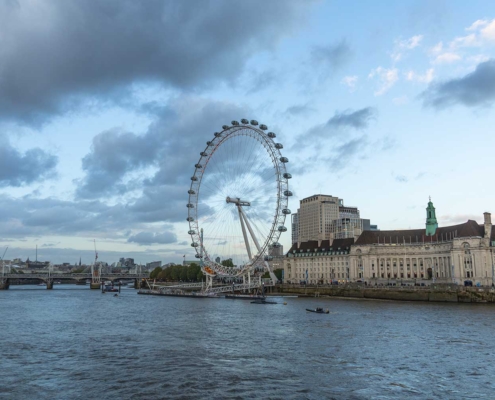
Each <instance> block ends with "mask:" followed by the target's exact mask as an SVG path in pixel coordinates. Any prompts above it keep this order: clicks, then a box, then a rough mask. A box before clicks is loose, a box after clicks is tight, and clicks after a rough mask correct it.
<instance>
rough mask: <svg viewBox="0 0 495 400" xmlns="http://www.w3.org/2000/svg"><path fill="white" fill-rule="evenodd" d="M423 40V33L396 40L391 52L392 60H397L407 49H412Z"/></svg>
mask: <svg viewBox="0 0 495 400" xmlns="http://www.w3.org/2000/svg"><path fill="white" fill-rule="evenodd" d="M421 40H423V35H415V36H412V37H410V38H409V39H406V40H396V41H395V48H394V51H393V52H392V54H391V55H390V56H391V57H392V60H394V61H399V60H400V59H401V58H402V56H403V55H404V53H405V52H406V51H407V50H412V49H414V48H415V47H418V46H419V44H420V43H421Z"/></svg>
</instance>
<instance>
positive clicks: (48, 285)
mask: <svg viewBox="0 0 495 400" xmlns="http://www.w3.org/2000/svg"><path fill="white" fill-rule="evenodd" d="M46 289H47V290H52V289H53V279H48V280H47V281H46Z"/></svg>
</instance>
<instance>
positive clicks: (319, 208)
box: [291, 194, 370, 243]
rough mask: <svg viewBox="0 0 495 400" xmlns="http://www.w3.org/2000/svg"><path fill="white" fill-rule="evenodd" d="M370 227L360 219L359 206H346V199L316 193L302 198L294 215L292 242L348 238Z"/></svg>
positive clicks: (368, 223) (368, 222)
mask: <svg viewBox="0 0 495 400" xmlns="http://www.w3.org/2000/svg"><path fill="white" fill-rule="evenodd" d="M365 222H367V228H369V227H370V226H369V225H370V221H369V220H363V219H361V216H360V213H359V209H358V208H357V207H349V206H345V205H344V200H343V199H340V198H338V197H335V196H331V195H323V194H315V195H313V196H310V197H306V198H305V199H302V200H301V201H300V205H299V209H298V210H297V213H294V214H292V220H291V226H292V243H303V242H307V241H312V240H317V241H322V240H333V239H346V238H352V237H354V236H356V235H359V234H360V233H361V232H362V231H363V229H364V223H365Z"/></svg>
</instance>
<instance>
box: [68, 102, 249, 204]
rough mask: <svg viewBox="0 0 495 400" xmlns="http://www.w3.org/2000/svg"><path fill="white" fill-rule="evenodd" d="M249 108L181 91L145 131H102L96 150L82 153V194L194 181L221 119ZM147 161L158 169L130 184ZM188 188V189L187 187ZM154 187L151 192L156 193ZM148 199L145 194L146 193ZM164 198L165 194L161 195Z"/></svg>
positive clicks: (244, 113)
mask: <svg viewBox="0 0 495 400" xmlns="http://www.w3.org/2000/svg"><path fill="white" fill-rule="evenodd" d="M250 114H251V113H250V110H249V109H247V108H246V109H243V108H240V107H238V106H235V105H233V104H230V103H223V102H208V101H205V100H202V99H195V98H191V97H181V98H178V99H176V100H175V101H172V102H171V104H169V105H168V106H167V107H164V108H163V109H162V110H161V113H160V115H159V116H157V118H156V120H155V121H154V122H153V123H151V124H150V126H149V127H148V130H147V131H146V132H145V133H144V134H143V135H140V136H139V135H135V134H132V133H128V132H119V131H115V130H114V131H108V132H102V133H100V134H99V135H97V136H96V137H95V138H94V140H93V146H92V149H91V152H90V153H89V154H88V155H86V156H85V157H84V159H83V169H84V170H85V173H86V174H85V176H84V178H83V179H82V180H81V181H80V182H79V186H78V189H77V196H78V197H79V198H98V197H100V196H102V195H112V194H117V193H125V192H126V191H127V190H129V189H132V188H138V187H139V185H141V184H142V185H144V186H163V185H168V186H166V187H167V188H169V189H171V190H172V191H173V190H175V189H174V188H172V187H171V186H170V185H173V184H183V183H184V182H189V178H190V176H191V175H192V173H193V172H194V164H195V163H196V162H197V160H198V159H199V153H200V152H201V151H202V150H203V149H204V148H205V147H206V142H207V141H208V140H211V138H212V137H213V133H214V132H215V131H219V130H221V125H222V124H224V123H226V124H230V121H232V120H233V119H241V118H244V117H245V116H247V118H249V117H250ZM146 166H154V167H156V168H157V171H156V173H154V175H153V176H152V177H149V178H148V179H146V180H143V181H142V182H140V181H138V182H132V183H131V185H133V186H132V187H130V186H129V184H125V178H126V175H127V174H128V173H129V172H132V171H135V170H138V169H140V168H143V167H146ZM184 193H185V191H184ZM152 195H153V194H152V190H149V192H148V197H149V196H152ZM144 200H145V199H144ZM161 202H162V204H163V199H161Z"/></svg>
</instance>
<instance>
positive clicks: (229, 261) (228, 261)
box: [221, 258, 234, 267]
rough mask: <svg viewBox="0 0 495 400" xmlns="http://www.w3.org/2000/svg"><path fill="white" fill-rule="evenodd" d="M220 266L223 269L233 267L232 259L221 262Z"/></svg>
mask: <svg viewBox="0 0 495 400" xmlns="http://www.w3.org/2000/svg"><path fill="white" fill-rule="evenodd" d="M221 264H222V265H223V266H224V267H233V266H234V263H233V262H232V258H228V259H227V260H223V261H222V262H221Z"/></svg>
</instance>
